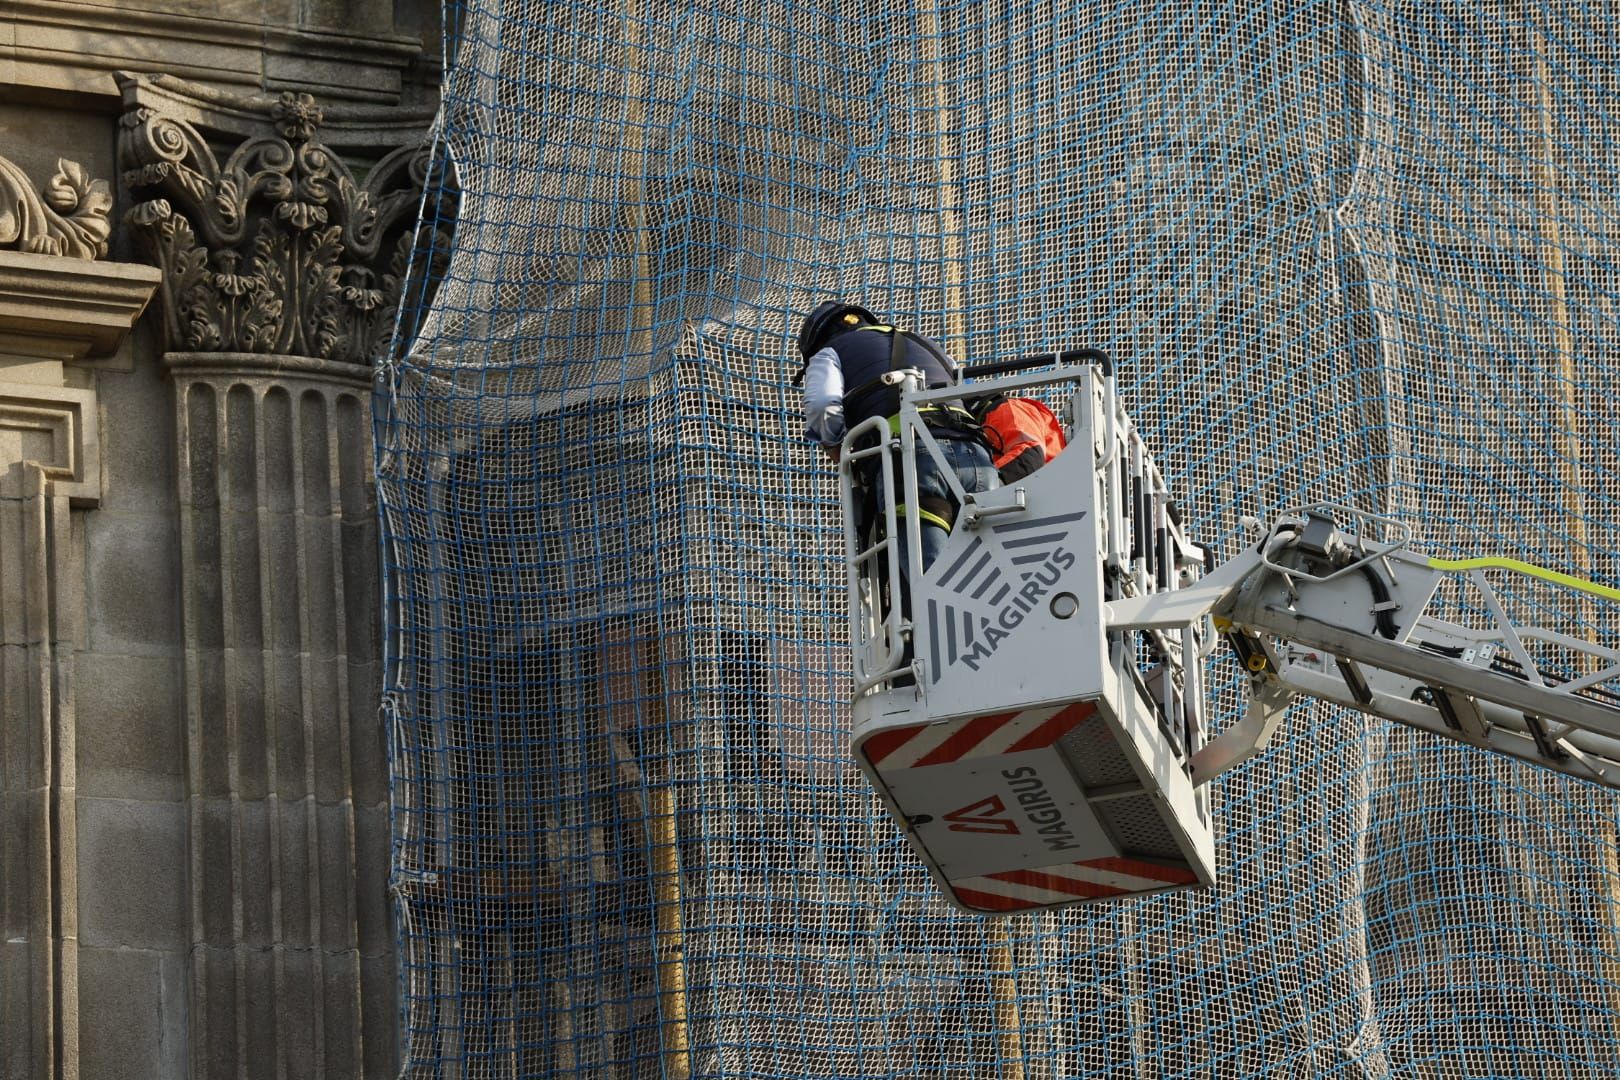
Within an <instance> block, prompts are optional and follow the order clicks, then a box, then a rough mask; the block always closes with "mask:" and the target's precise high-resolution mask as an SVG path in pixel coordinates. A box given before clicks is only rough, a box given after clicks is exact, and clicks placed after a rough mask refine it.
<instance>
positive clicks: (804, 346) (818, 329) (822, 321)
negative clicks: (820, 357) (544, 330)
mask: <svg viewBox="0 0 1620 1080" xmlns="http://www.w3.org/2000/svg"><path fill="white" fill-rule="evenodd" d="M876 322H877V316H876V315H873V314H872V313H871V312H870V311H867V310H866V309H865V308H863V307H861V306H860V305H859V304H845V303H843V302H841V301H838V300H827V301H824V302H822V303H820V304H817V305H816V309H815V310H814V311H812V312H811V313H810V314H808V315H806V316H805V317H804V324H803V325H802V326H800V327H799V355H800V356H802V357H804V358H805V359H806V360H808V359H810V358H811V357H812V356H814V355H815V354H816V352H817V351H819V350H820V348H821V347H822V346H823V345H825V344H826V343H827V340H828V339H829V338H831V337H832V336H833V335H834V334H836V333H839V332H840V331H842V330H853V329H854V328H855V327H857V326H860V325H862V324H863V323H864V324H875V323H876Z"/></svg>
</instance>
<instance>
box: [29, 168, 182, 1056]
mask: <svg viewBox="0 0 1620 1080" xmlns="http://www.w3.org/2000/svg"><path fill="white" fill-rule="evenodd" d="M111 204H112V200H111V198H110V196H109V194H108V191H107V187H106V184H105V183H104V182H100V181H96V182H91V181H89V180H88V178H86V177H85V176H84V174H83V171H82V170H80V169H79V168H78V166H76V165H74V164H73V163H71V162H62V163H60V164H59V168H58V171H57V173H56V175H54V176H53V177H51V179H50V181H49V182H48V183H47V184H46V185H44V187H43V189H42V190H40V191H36V190H35V189H34V185H33V184H31V183H30V182H29V181H28V178H27V177H26V176H24V175H23V174H22V172H21V170H20V169H18V168H17V167H16V166H15V165H13V164H12V163H10V162H8V161H6V160H5V159H0V248H13V247H14V248H17V249H21V250H0V930H3V932H4V938H3V942H0V1055H3V1056H0V1076H4V1077H6V1078H8V1080H10V1078H22V1077H29V1078H37V1080H54V1078H57V1077H68V1076H77V1075H78V1071H77V1069H78V1045H79V1025H80V1018H79V998H78V992H79V983H78V957H79V950H78V945H79V932H78V927H79V919H78V916H79V907H78V905H79V875H78V869H79V868H78V854H77V851H78V848H77V844H78V815H77V799H76V790H77V781H76V775H77V737H78V730H77V720H76V717H75V710H74V702H75V688H76V682H77V678H76V670H75V663H74V661H75V652H76V651H77V650H78V649H79V648H81V647H82V646H83V643H84V636H85V633H84V631H85V625H84V588H83V577H84V575H83V554H82V538H83V523H82V520H81V515H80V514H79V513H77V512H76V511H79V510H85V509H90V508H93V507H95V506H96V505H97V503H98V502H99V501H100V499H101V494H102V473H101V438H100V427H99V424H100V417H99V408H98V403H97V398H96V392H95V390H94V389H93V388H92V386H91V385H90V380H89V377H88V373H87V372H84V371H81V370H75V369H73V368H71V367H70V366H69V365H72V364H75V363H77V362H79V361H82V360H86V359H93V358H96V357H101V356H107V355H110V354H111V353H112V352H114V351H115V350H116V349H117V348H118V347H119V345H120V343H121V342H122V341H123V340H124V337H125V335H126V334H127V333H128V332H129V330H130V328H131V326H132V325H133V324H134V322H135V319H136V318H137V317H138V316H139V315H140V313H141V310H142V309H143V308H144V307H145V306H146V303H147V300H148V299H149V298H150V297H151V295H152V292H153V290H154V288H155V287H156V286H157V279H158V274H157V272H156V271H155V270H153V269H152V268H151V267H148V266H137V265H128V264H113V263H98V262H94V261H92V260H94V259H95V258H97V257H98V256H100V255H103V254H105V253H106V244H105V241H106V237H107V234H108V231H109V227H108V224H107V211H108V208H109V207H110V206H111Z"/></svg>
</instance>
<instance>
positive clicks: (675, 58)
mask: <svg viewBox="0 0 1620 1080" xmlns="http://www.w3.org/2000/svg"><path fill="white" fill-rule="evenodd" d="M446 20H447V39H448V41H449V43H450V44H449V48H448V56H447V67H446V72H445V79H444V96H443V108H442V112H441V115H440V119H439V124H438V135H439V139H440V144H441V147H442V150H443V157H444V160H445V161H446V162H447V163H448V165H447V167H446V168H445V169H443V170H441V172H440V173H439V176H440V177H441V178H444V180H443V182H442V183H440V184H438V185H437V186H436V188H435V191H434V194H433V196H432V197H431V198H430V199H429V200H428V202H427V204H426V215H427V218H428V221H427V225H428V226H429V231H432V229H434V228H437V229H438V231H439V232H440V233H441V235H449V234H450V233H451V230H452V228H453V240H451V241H450V242H449V246H448V248H447V250H446V253H445V254H444V257H443V258H442V259H440V260H439V261H437V262H435V263H434V264H433V265H432V266H431V267H430V268H429V269H430V270H431V273H429V274H427V275H425V276H426V277H427V278H428V279H430V280H431V281H432V282H433V284H434V285H435V286H436V291H435V292H434V293H433V294H432V299H431V302H428V301H427V300H426V299H425V297H426V296H427V295H428V294H427V293H426V292H423V293H422V294H421V296H419V297H418V299H417V300H416V301H415V302H413V303H411V304H408V305H407V309H406V311H405V313H404V317H403V318H402V319H401V325H402V326H403V327H409V328H410V333H409V334H407V333H406V332H405V331H403V330H402V331H401V341H400V342H399V348H400V358H399V359H397V360H396V361H393V362H390V363H388V364H386V365H385V366H384V367H383V368H382V370H381V374H380V379H379V384H378V386H379V391H378V394H377V398H376V430H377V439H378V484H379V497H380V501H381V503H382V507H383V514H384V527H385V533H386V579H385V585H386V597H387V616H386V617H387V629H388V636H389V641H390V646H389V649H390V652H389V657H390V664H389V671H388V676H387V685H386V686H385V699H384V700H385V714H386V717H387V720H388V723H389V724H390V727H391V732H392V742H393V755H392V770H393V771H392V775H393V806H394V818H395V825H396V846H395V852H394V865H393V885H394V889H395V894H396V897H397V903H398V906H397V911H398V916H399V930H400V955H401V968H402V980H403V988H404V1011H403V1017H402V1038H403V1040H404V1050H405V1060H406V1063H407V1064H406V1068H405V1075H407V1076H410V1077H445V1078H467V1080H473V1078H482V1077H520V1076H522V1077H531V1076H535V1077H537V1076H557V1077H602V1078H642V1077H664V1078H677V1077H704V1078H722V1077H723V1078H731V1077H736V1078H744V1077H746V1078H754V1080H757V1078H782V1080H831V1078H849V1080H869V1078H877V1077H929V1078H957V1080H977V1078H985V1077H1013V1078H1029V1080H1036V1078H1043V1080H1044V1078H1057V1077H1111V1078H1112V1077H1121V1078H1123V1077H1144V1078H1145V1077H1152V1078H1160V1077H1237V1076H1249V1075H1262V1074H1265V1075H1272V1074H1275V1075H1284V1076H1329V1075H1331V1076H1342V1077H1369V1078H1375V1077H1393V1076H1402V1077H1423V1078H1451V1077H1487V1076H1489V1077H1528V1076H1534V1077H1605V1076H1612V1075H1616V1074H1617V1073H1620V940H1617V930H1620V865H1617V836H1616V827H1617V815H1616V805H1615V800H1614V799H1613V797H1612V796H1611V795H1610V794H1609V793H1608V792H1607V791H1606V790H1604V789H1601V788H1598V787H1596V786H1594V785H1590V784H1587V783H1584V782H1581V781H1578V780H1573V779H1570V778H1568V777H1565V776H1561V775H1558V774H1555V773H1552V772H1547V771H1542V770H1538V769H1536V768H1534V767H1532V766H1529V765H1526V764H1523V763H1519V762H1515V761H1511V760H1509V759H1506V758H1501V757H1496V756H1492V755H1489V754H1486V753H1483V752H1480V751H1476V750H1473V749H1471V748H1468V747H1465V746H1460V745H1457V744H1454V743H1449V742H1444V741H1442V740H1437V739H1434V738H1432V737H1430V736H1427V735H1424V734H1421V733H1416V732H1413V731H1410V730H1408V729H1405V728H1400V727H1395V726H1392V725H1389V724H1386V723H1384V722H1382V721H1377V720H1371V719H1368V718H1366V717H1363V716H1361V715H1359V714H1352V713H1348V712H1344V711H1341V710H1339V709H1336V708H1333V707H1329V706H1325V705H1316V706H1310V705H1299V706H1296V707H1295V708H1294V710H1293V712H1292V713H1291V716H1290V719H1289V721H1288V725H1287V727H1286V729H1285V732H1284V734H1283V736H1282V737H1280V738H1279V740H1278V742H1277V743H1276V744H1274V745H1273V747H1272V748H1271V749H1270V750H1269V751H1268V752H1267V753H1266V754H1264V755H1263V756H1261V757H1259V758H1257V759H1255V760H1254V761H1252V762H1250V763H1248V764H1246V765H1244V766H1242V767H1241V768H1239V769H1238V770H1236V771H1234V772H1232V773H1229V774H1227V775H1226V776H1224V777H1222V778H1221V779H1220V780H1218V781H1217V782H1216V783H1215V785H1214V789H1213V790H1214V800H1215V820H1216V826H1217V835H1218V843H1219V846H1220V847H1219V852H1220V854H1219V861H1220V874H1221V883H1220V885H1219V887H1217V888H1215V889H1210V890H1200V891H1193V892H1183V893H1175V894H1168V895H1163V896H1157V897H1149V898H1142V899H1135V900H1124V901H1114V902H1105V903H1100V904H1093V905H1086V906H1081V907H1076V908H1070V909H1067V910H1063V911H1060V912H1055V913H1047V914H1043V915H1040V916H1021V917H1013V918H1008V919H983V918H978V917H974V916H969V915H966V914H962V913H959V912H957V911H955V910H954V909H952V908H950V907H948V906H947V905H946V904H945V903H944V902H942V900H941V899H940V897H939V894H938V891H937V889H936V888H935V886H934V885H933V884H932V883H931V881H930V880H929V878H928V876H927V874H926V872H925V870H924V868H923V867H922V865H921V863H920V862H919V861H918V860H917V859H916V857H915V856H914V855H913V854H912V853H911V852H910V850H909V849H908V848H907V846H906V844H905V842H904V841H903V839H902V837H901V835H900V834H899V833H898V831H897V830H896V828H895V827H894V825H893V824H892V823H891V821H890V820H889V818H888V817H887V816H886V815H885V814H884V813H883V812H882V811H881V809H880V807H879V806H878V804H877V802H876V800H875V798H874V796H873V794H872V792H871V790H870V789H869V788H868V787H867V786H866V784H865V783H864V782H863V780H862V779H861V777H860V775H859V773H858V772H857V771H856V769H855V768H854V765H853V763H852V761H851V759H850V756H849V753H848V746H847V738H848V731H847V727H848V701H847V696H848V693H849V684H850V679H849V657H848V645H847V640H846V636H845V635H846V626H847V622H846V614H845V594H844V591H843V581H844V576H843V564H842V548H841V543H840V537H839V521H838V504H837V489H836V484H835V478H834V473H833V470H832V468H831V467H830V466H829V465H828V464H827V463H826V462H825V461H824V460H823V459H822V458H821V457H820V456H819V454H818V452H817V451H816V449H815V448H814V447H813V446H811V445H810V444H808V443H807V442H806V441H805V439H804V437H803V417H802V413H801V396H800V394H799V392H798V391H797V390H795V389H794V388H792V387H791V386H790V384H789V381H790V379H791V377H792V375H793V373H794V370H795V368H796V367H797V357H796V355H794V353H793V337H794V334H795V332H796V331H797V327H798V324H799V321H800V319H801V318H802V317H803V316H804V314H805V313H806V312H808V311H809V310H810V309H811V308H812V307H813V306H814V305H815V304H817V303H818V302H819V301H821V300H824V299H827V298H841V299H846V300H853V301H858V302H860V303H862V304H864V305H865V306H867V307H869V308H871V309H872V310H874V311H876V312H879V313H881V314H882V315H884V316H888V317H892V319H893V320H895V321H896V322H899V323H901V324H904V325H906V326H910V327H913V328H915V329H918V330H920V331H923V332H925V333H928V334H930V335H932V336H933V337H935V338H936V339H938V340H939V341H941V342H943V343H944V344H945V345H946V346H948V347H949V348H950V350H951V351H952V352H953V353H954V354H955V355H956V356H957V357H958V358H959V359H962V360H964V361H970V362H983V361H991V360H999V359H1006V358H1008V357H1012V356H1019V355H1023V354H1027V353H1030V352H1034V351H1038V350H1046V349H1055V348H1059V347H1074V346H1082V345H1085V346H1095V347H1100V348H1103V349H1106V350H1107V351H1109V352H1110V353H1111V354H1112V355H1113V356H1114V358H1115V361H1116V365H1117V370H1118V374H1119V382H1120V392H1121V396H1122V400H1123V402H1124V404H1125V406H1126V408H1128V410H1129V411H1130V413H1131V415H1132V416H1133V418H1134V419H1135V421H1136V423H1137V424H1138V426H1139V427H1140V428H1141V430H1142V431H1143V432H1144V433H1145V435H1146V437H1147V438H1148V440H1149V442H1150V444H1151V445H1152V446H1153V447H1154V451H1155V454H1156V456H1157V460H1158V462H1159V464H1160V467H1161V468H1162V469H1163V470H1164V472H1165V473H1166V475H1167V477H1168V478H1169V480H1170V483H1171V485H1172V487H1173V489H1174V490H1175V491H1176V493H1177V495H1178V498H1179V499H1180V502H1181V504H1182V507H1183V509H1184V512H1185V516H1186V518H1187V520H1188V523H1189V529H1190V531H1191V532H1192V533H1193V535H1194V536H1195V538H1197V539H1198V540H1199V541H1201V542H1204V543H1207V544H1210V545H1212V546H1213V547H1215V548H1216V549H1217V550H1219V551H1221V552H1222V553H1223V554H1226V555H1230V554H1232V553H1233V552H1235V551H1236V550H1237V545H1238V544H1240V543H1242V542H1243V536H1244V535H1245V534H1244V533H1243V531H1242V528H1241V526H1240V518H1241V517H1242V516H1243V515H1246V514H1254V515H1261V516H1263V515H1266V514H1268V513H1272V512H1276V511H1277V510H1279V509H1281V508H1284V507H1289V506H1294V505H1299V504H1302V503H1305V502H1310V501H1314V500H1330V501H1333V502H1336V503H1340V504H1349V505H1353V506H1355V507H1359V508H1361V509H1364V510H1367V511H1372V512H1378V513H1383V514H1388V515H1393V516H1396V517H1399V518H1400V519H1402V520H1403V521H1405V522H1407V523H1408V524H1410V525H1411V526H1412V527H1413V528H1414V529H1415V531H1416V535H1417V538H1418V542H1419V543H1420V544H1421V545H1422V546H1423V548H1424V549H1425V550H1426V551H1428V552H1429V553H1431V554H1434V555H1438V556H1443V557H1448V558H1467V557H1472V556H1476V555H1481V554H1489V555H1502V556H1508V557H1512V558H1516V559H1522V560H1525V561H1528V562H1532V563H1536V564H1539V565H1543V566H1547V567H1552V568H1555V569H1558V570H1561V571H1564V572H1566V573H1570V574H1574V575H1576V576H1579V577H1582V578H1587V579H1591V580H1595V581H1598V582H1600V583H1604V584H1607V585H1610V586H1613V585H1615V584H1616V583H1617V580H1620V564H1617V558H1620V485H1617V483H1616V481H1617V473H1620V428H1617V426H1616V424H1615V416H1616V412H1615V401H1616V399H1617V398H1620V352H1617V346H1620V332H1617V325H1616V318H1617V310H1616V305H1617V301H1620V243H1617V238H1620V179H1617V177H1620V29H1617V24H1616V20H1615V18H1614V10H1613V8H1612V7H1611V6H1610V5H1606V4H1601V3H1583V2H1579V0H1539V2H1528V0H1526V2H1522V3H1486V2H1484V0H1475V2H1468V0H1448V2H1444V3H1409V2H1396V0H1387V2H1372V0H1365V2H1364V0H1323V2H1300V0H1286V2H1284V0H1251V2H1241V0H1195V2H1181V3H1162V2H1161V3H1135V4H1126V3H1120V2H1117V0H1096V2H1089V3H1088V2H1078V0H1067V2H1065V0H1058V2H1042V3H1035V2H1015V0H973V2H967V0H918V2H917V3H915V4H913V3H900V2H879V0H867V2H850V0H750V2H747V3H741V2H737V3H734V2H731V0H710V2H705V3H691V2H678V0H606V2H604V3H600V4H582V3H565V2H551V3H538V2H534V0H468V2H466V3H453V4H452V5H451V6H450V7H449V9H448V10H447V14H446ZM451 177H453V181H452V180H451V179H449V178H451ZM452 217H453V218H454V221H453V224H452V221H451V218H452ZM429 246H430V245H424V250H426V248H427V247H429ZM407 338H409V343H408V347H407V342H406V339H407ZM1507 595H1509V597H1510V599H1511V601H1512V603H1514V604H1517V605H1518V606H1519V608H1520V609H1522V611H1523V613H1524V614H1526V615H1527V616H1528V617H1531V618H1533V619H1534V620H1535V621H1537V622H1539V623H1541V624H1542V625H1549V626H1551V627H1553V628H1555V629H1558V630H1562V631H1563V632H1565V633H1569V634H1573V635H1577V636H1580V637H1584V638H1586V639H1588V640H1594V641H1599V642H1601V643H1603V644H1605V645H1607V646H1609V647H1614V646H1615V645H1616V644H1617V643H1620V642H1617V640H1616V638H1617V632H1620V627H1617V625H1616V621H1615V619H1614V618H1613V617H1612V612H1611V613H1610V615H1609V616H1605V615H1604V613H1603V612H1602V611H1600V610H1597V609H1596V608H1595V607H1593V606H1592V605H1588V606H1586V607H1578V608H1575V609H1572V610H1551V609H1542V608H1538V604H1539V601H1537V600H1536V599H1535V598H1534V597H1532V596H1530V595H1529V594H1516V593H1513V592H1512V591H1511V590H1509V592H1508V594H1507ZM1449 602H1450V603H1451V611H1450V613H1449V614H1447V616H1446V617H1448V618H1456V619H1458V620H1463V621H1466V619H1467V617H1468V615H1469V612H1468V611H1467V610H1465V609H1466V602H1465V601H1464V600H1462V599H1461V598H1460V597H1454V598H1452V599H1451V600H1450V601H1449ZM1212 682H1213V684H1214V685H1215V686H1216V687H1217V690H1218V692H1217V695H1216V700H1215V702H1214V704H1213V712H1214V714H1215V716H1216V718H1217V726H1219V725H1223V724H1226V723H1230V722H1231V721H1232V720H1233V719H1234V717H1235V716H1236V715H1237V712H1238V710H1239V708H1240V697H1241V695H1240V690H1241V687H1240V685H1239V682H1240V680H1238V679H1237V676H1236V674H1235V673H1234V672H1233V671H1232V670H1231V669H1230V668H1229V667H1216V668H1213V669H1212Z"/></svg>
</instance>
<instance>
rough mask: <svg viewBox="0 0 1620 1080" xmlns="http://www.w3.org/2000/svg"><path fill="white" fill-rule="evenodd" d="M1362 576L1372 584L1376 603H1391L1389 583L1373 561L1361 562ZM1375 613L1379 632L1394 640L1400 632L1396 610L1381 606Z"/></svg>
mask: <svg viewBox="0 0 1620 1080" xmlns="http://www.w3.org/2000/svg"><path fill="white" fill-rule="evenodd" d="M1361 576H1362V577H1364V578H1366V579H1367V584H1368V585H1370V586H1372V594H1373V601H1374V602H1375V603H1378V604H1387V603H1389V585H1388V584H1386V583H1385V581H1384V579H1383V577H1382V576H1381V575H1380V574H1379V573H1378V571H1377V569H1375V568H1374V567H1373V564H1372V563H1370V562H1367V563H1362V564H1361ZM1375 615H1376V620H1375V621H1376V622H1377V624H1378V632H1379V633H1380V634H1382V635H1384V636H1385V637H1386V638H1388V639H1389V640H1391V641H1394V640H1395V635H1396V634H1397V633H1399V630H1398V629H1397V627H1396V626H1395V612H1394V611H1393V610H1392V609H1390V608H1387V607H1381V608H1379V610H1378V611H1377V612H1376V613H1375Z"/></svg>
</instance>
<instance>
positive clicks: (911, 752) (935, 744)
mask: <svg viewBox="0 0 1620 1080" xmlns="http://www.w3.org/2000/svg"><path fill="white" fill-rule="evenodd" d="M1096 711H1097V707H1096V706H1095V705H1093V704H1092V703H1091V702H1089V701H1077V702H1074V703H1073V704H1070V705H1060V706H1055V707H1052V708H1046V709H1027V710H1025V711H1023V712H1009V713H990V714H988V715H985V716H976V717H974V718H973V719H971V720H964V721H960V722H958V723H955V724H908V725H906V726H905V727H898V728H890V729H889V730H888V731H880V732H878V733H877V734H876V735H873V736H872V737H871V738H869V739H867V740H866V741H865V742H863V743H862V744H861V752H862V753H863V754H865V755H866V760H867V761H869V762H871V763H872V767H873V768H874V769H881V770H883V771H884V772H892V771H894V770H897V769H920V768H924V767H926V766H929V765H944V764H947V763H949V762H952V761H965V760H967V759H969V758H982V757H997V756H999V755H1001V754H1017V753H1021V752H1022V751H1025V750H1039V749H1041V748H1042V747H1047V746H1051V745H1052V744H1053V743H1055V742H1057V741H1058V740H1059V739H1061V738H1063V736H1065V735H1067V734H1068V733H1069V732H1070V731H1072V730H1073V729H1074V728H1075V726H1076V725H1078V724H1079V723H1080V722H1081V721H1082V720H1084V719H1086V717H1088V716H1091V715H1092V714H1093V713H1095V712H1096Z"/></svg>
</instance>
